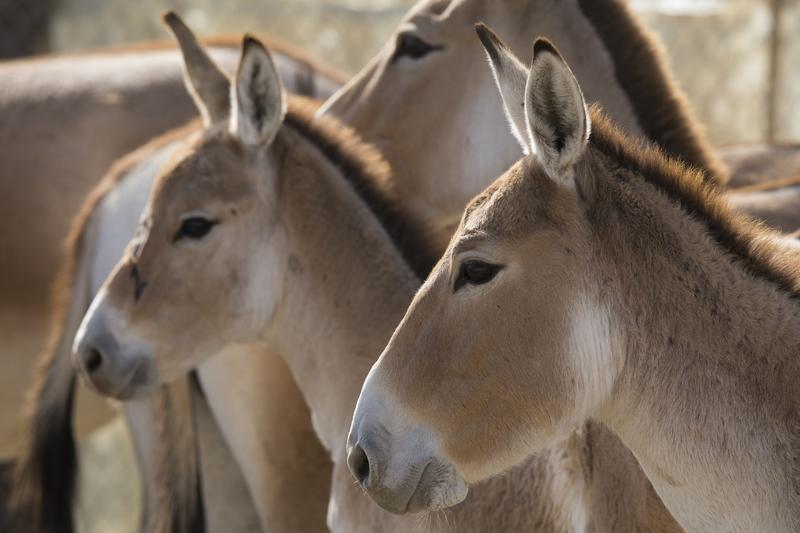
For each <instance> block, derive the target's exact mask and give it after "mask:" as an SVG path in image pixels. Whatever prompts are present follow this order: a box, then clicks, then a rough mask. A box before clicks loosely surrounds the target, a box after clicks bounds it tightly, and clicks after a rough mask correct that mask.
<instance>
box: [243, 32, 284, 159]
mask: <svg viewBox="0 0 800 533" xmlns="http://www.w3.org/2000/svg"><path fill="white" fill-rule="evenodd" d="M284 115H286V97H285V95H284V92H283V85H282V84H281V79H280V76H278V71H277V69H276V68H275V64H274V63H273V62H272V57H270V55H269V52H268V51H267V49H266V48H264V45H263V44H261V42H260V41H258V40H257V39H255V38H254V37H251V36H250V35H246V36H245V38H244V44H243V45H242V58H241V60H240V61H239V68H238V70H237V71H236V84H235V85H234V90H233V109H232V110H231V132H232V133H233V134H234V135H236V136H237V137H238V138H239V139H240V140H241V141H242V142H243V143H244V144H247V145H251V146H255V145H263V144H269V143H270V142H272V140H273V139H274V138H275V135H276V134H277V133H278V130H279V129H280V127H281V124H282V123H283V117H284Z"/></svg>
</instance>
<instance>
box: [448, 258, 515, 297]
mask: <svg viewBox="0 0 800 533" xmlns="http://www.w3.org/2000/svg"><path fill="white" fill-rule="evenodd" d="M502 268H503V267H502V266H500V265H493V264H491V263H484V262H483V261H476V260H471V261H465V262H464V263H462V264H461V270H459V272H458V277H457V278H456V283H455V286H454V287H453V292H455V291H457V290H458V289H460V288H461V287H463V286H464V285H467V284H470V285H483V284H484V283H488V282H490V281H492V279H494V277H495V276H496V275H497V273H498V272H500V270H501V269H502Z"/></svg>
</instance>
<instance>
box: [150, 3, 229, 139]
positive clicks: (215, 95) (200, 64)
mask: <svg viewBox="0 0 800 533" xmlns="http://www.w3.org/2000/svg"><path fill="white" fill-rule="evenodd" d="M163 20H164V23H165V24H166V25H167V26H169V29H170V30H172V33H173V35H174V36H175V39H177V41H178V45H179V46H180V48H181V54H183V74H184V82H185V83H186V88H187V89H188V91H189V94H191V95H192V98H193V99H194V102H195V104H196V105H197V108H198V109H199V110H200V114H201V115H202V116H203V123H204V124H205V125H206V126H210V125H211V124H213V123H215V122H218V121H220V120H225V119H227V118H228V113H229V112H230V108H231V106H230V81H229V80H228V77H227V76H226V75H225V74H224V73H223V72H222V71H221V70H220V69H219V67H218V66H217V65H216V64H215V63H214V62H213V61H212V60H211V58H210V57H209V56H208V54H207V53H206V51H205V50H203V47H202V46H200V43H198V42H197V39H196V38H195V36H194V34H193V33H192V31H191V30H190V29H189V28H188V27H187V26H186V24H184V23H183V21H182V20H181V18H180V17H179V16H178V15H176V14H175V13H174V12H172V11H170V12H167V13H165V14H164V15H163Z"/></svg>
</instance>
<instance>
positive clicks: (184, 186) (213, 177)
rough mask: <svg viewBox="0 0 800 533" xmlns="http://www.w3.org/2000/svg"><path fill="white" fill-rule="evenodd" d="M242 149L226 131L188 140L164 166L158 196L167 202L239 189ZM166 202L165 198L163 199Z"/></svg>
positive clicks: (225, 193) (226, 192)
mask: <svg viewBox="0 0 800 533" xmlns="http://www.w3.org/2000/svg"><path fill="white" fill-rule="evenodd" d="M242 181H244V174H243V172H242V150H241V148H240V146H239V144H238V143H237V142H236V141H235V140H234V139H232V138H231V137H230V135H227V134H226V133H225V132H210V133H206V134H204V135H202V136H198V137H197V138H195V139H193V140H191V141H189V142H188V143H187V145H186V146H185V147H184V148H183V149H181V150H179V152H178V153H177V154H176V156H175V157H174V158H173V159H172V160H171V161H170V162H169V163H168V164H167V165H166V166H165V168H164V171H163V172H162V174H161V175H160V177H159V181H158V184H157V189H156V190H157V195H158V196H161V197H169V199H172V200H174V199H176V198H180V197H181V196H197V195H201V194H213V195H223V196H227V195H228V194H230V193H234V192H237V191H240V190H241V189H242V183H241V182H242ZM164 199H165V200H166V199H167V198H164Z"/></svg>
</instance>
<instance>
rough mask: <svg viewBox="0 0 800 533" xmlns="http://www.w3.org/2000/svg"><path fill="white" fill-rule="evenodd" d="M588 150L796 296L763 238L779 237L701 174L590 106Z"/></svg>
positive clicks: (793, 273)
mask: <svg viewBox="0 0 800 533" xmlns="http://www.w3.org/2000/svg"><path fill="white" fill-rule="evenodd" d="M589 112H590V114H591V117H592V136H591V138H590V141H589V144H590V147H592V148H594V149H596V150H597V151H599V152H600V153H601V154H603V155H604V156H606V157H607V158H608V159H609V160H610V161H611V162H612V164H616V165H618V166H619V167H620V168H624V169H627V170H630V171H631V172H633V173H635V174H636V175H638V176H640V177H641V178H642V179H643V180H644V181H645V182H647V183H648V184H650V185H651V186H653V187H655V188H656V189H657V190H658V191H660V192H661V193H663V194H664V195H666V196H667V197H668V198H669V199H670V200H672V201H673V202H674V203H675V204H677V205H678V206H679V207H680V208H681V210H682V211H683V212H684V213H686V214H687V215H689V216H690V217H691V218H692V219H694V220H695V221H697V222H699V223H701V224H703V225H704V226H705V227H706V229H707V231H708V235H709V237H710V238H711V239H713V240H714V242H716V243H717V244H718V245H719V246H720V247H721V248H722V249H723V250H725V251H726V252H727V253H728V254H730V256H731V257H732V258H733V259H734V261H735V262H736V263H738V264H739V265H740V266H741V267H742V268H744V270H745V271H746V272H748V273H749V274H750V275H752V276H753V277H756V278H760V279H763V280H766V281H768V282H770V283H773V284H775V285H777V286H778V288H779V289H781V290H782V291H783V292H785V293H786V294H787V295H788V296H789V297H791V298H795V297H797V296H798V290H799V289H800V285H799V284H798V280H800V272H798V268H797V266H796V265H793V264H792V263H791V262H790V261H787V260H786V259H785V258H784V257H782V254H781V250H780V247H779V246H777V245H775V244H772V241H771V240H770V239H769V238H768V237H780V236H781V234H779V233H777V232H775V231H773V230H770V229H768V228H766V227H765V226H763V225H762V224H760V223H758V222H756V221H754V220H753V219H751V218H750V217H748V216H747V215H745V214H743V213H739V212H736V211H734V210H732V209H731V208H730V206H729V205H728V202H727V200H726V199H725V198H724V196H723V195H722V193H721V192H720V190H719V188H718V187H715V186H714V184H712V183H709V182H708V181H707V180H705V179H704V175H703V173H702V172H700V171H699V170H696V169H692V168H689V167H686V166H685V165H684V164H683V162H681V161H679V160H676V159H672V158H671V157H670V156H668V155H667V154H665V153H664V151H663V149H662V148H661V147H658V146H656V145H653V144H649V143H647V144H645V143H644V142H642V141H637V140H634V139H632V138H630V137H628V136H626V135H625V134H623V133H622V132H621V131H620V130H619V129H618V128H617V127H616V126H615V125H614V124H613V123H612V122H611V121H610V120H609V119H607V118H606V117H605V116H604V115H603V113H602V111H601V110H600V108H599V106H597V105H592V106H591V107H590V110H589Z"/></svg>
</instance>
